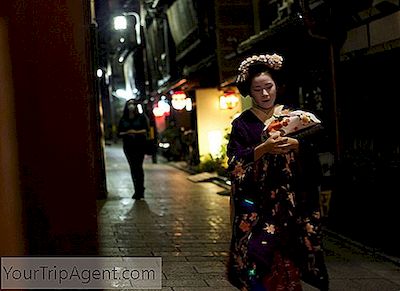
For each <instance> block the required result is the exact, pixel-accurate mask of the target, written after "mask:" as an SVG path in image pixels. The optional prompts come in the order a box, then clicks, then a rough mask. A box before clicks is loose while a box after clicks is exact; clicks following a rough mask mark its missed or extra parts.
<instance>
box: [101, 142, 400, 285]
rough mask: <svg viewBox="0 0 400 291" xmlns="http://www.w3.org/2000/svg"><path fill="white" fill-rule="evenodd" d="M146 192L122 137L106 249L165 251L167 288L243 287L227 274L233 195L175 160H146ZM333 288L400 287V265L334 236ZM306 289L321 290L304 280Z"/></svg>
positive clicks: (115, 151)
mask: <svg viewBox="0 0 400 291" xmlns="http://www.w3.org/2000/svg"><path fill="white" fill-rule="evenodd" d="M144 167H145V187H146V193H145V200H140V201H134V200H132V199H131V196H132V194H133V187H132V182H131V178H130V174H129V167H128V164H127V162H126V160H125V157H124V155H123V152H122V148H121V146H120V145H112V146H107V147H106V168H107V185H108V191H109V194H108V199H107V200H104V201H99V232H100V246H101V249H100V251H101V255H104V256H134V257H136V256H138V257H139V256H140V257H148V256H161V257H162V272H163V280H162V285H163V290H169V291H181V290H182V291H191V290H199V291H200V290H203V291H207V290H213V291H218V290H221V291H222V290H236V289H235V288H233V287H231V285H230V284H229V283H228V282H227V281H226V279H225V277H224V261H225V259H226V256H227V250H228V246H229V239H230V223H229V198H228V197H227V196H221V195H218V194H217V192H219V191H221V190H223V189H222V188H220V187H219V186H217V185H215V184H213V183H204V182H200V183H194V182H191V181H189V180H188V179H187V177H188V176H189V174H187V173H185V172H183V171H181V170H179V169H176V168H175V167H172V166H171V165H170V164H168V163H162V162H159V163H158V164H153V163H152V161H151V157H148V156H147V157H146V160H145V165H144ZM326 248H327V262H328V269H329V272H330V276H331V290H332V291H347V290H349V291H352V290H360V291H361V290H362V291H377V290H379V291H386V290H387V291H399V290H400V268H399V267H398V266H396V265H395V264H393V263H392V262H389V261H385V260H382V259H379V258H378V257H372V256H371V255H369V254H368V253H364V252H363V251H361V250H360V249H358V248H351V247H349V246H348V245H344V244H343V242H342V241H341V240H340V239H337V238H334V237H330V236H327V237H326ZM304 290H305V291H311V290H316V289H314V288H312V287H310V286H308V285H306V284H305V285H304Z"/></svg>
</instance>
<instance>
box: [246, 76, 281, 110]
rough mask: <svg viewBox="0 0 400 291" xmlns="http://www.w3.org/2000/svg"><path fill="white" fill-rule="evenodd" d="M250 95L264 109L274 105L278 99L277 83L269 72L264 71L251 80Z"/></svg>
mask: <svg viewBox="0 0 400 291" xmlns="http://www.w3.org/2000/svg"><path fill="white" fill-rule="evenodd" d="M250 96H251V97H252V98H253V101H254V102H255V103H256V104H257V105H258V106H259V107H261V108H263V109H269V108H271V107H273V106H274V104H275V99H276V84H275V82H274V80H273V79H272V78H271V76H269V75H268V74H265V73H262V74H261V75H259V76H256V77H254V79H253V80H252V82H251V87H250Z"/></svg>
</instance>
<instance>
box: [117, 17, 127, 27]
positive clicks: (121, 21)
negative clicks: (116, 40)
mask: <svg viewBox="0 0 400 291" xmlns="http://www.w3.org/2000/svg"><path fill="white" fill-rule="evenodd" d="M127 26H128V23H127V21H126V18H125V16H116V17H114V29H115V30H124V29H126V28H127Z"/></svg>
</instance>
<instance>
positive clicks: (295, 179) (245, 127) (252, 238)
mask: <svg viewBox="0 0 400 291" xmlns="http://www.w3.org/2000/svg"><path fill="white" fill-rule="evenodd" d="M264 128H265V124H264V123H263V122H262V121H261V120H260V119H258V118H257V117H256V115H255V114H254V113H253V112H252V111H251V110H247V111H245V112H243V113H242V114H241V115H240V116H239V117H238V118H236V119H235V120H234V121H233V123H232V132H231V136H230V140H229V144H228V157H229V165H230V170H231V180H232V196H231V204H232V207H233V208H232V222H233V226H232V240H231V249H230V258H229V262H228V279H229V281H230V282H231V283H232V284H233V285H235V286H236V287H238V288H239V289H241V290H302V289H301V283H300V279H302V280H304V281H306V282H308V283H310V284H312V285H314V286H316V287H318V288H320V289H321V290H328V277H327V271H326V267H325V264H324V258H323V250H322V247H321V224H320V208H319V192H318V186H319V181H320V177H321V171H320V168H319V161H318V158H317V155H316V153H315V152H314V151H313V149H312V135H313V134H304V135H303V136H302V135H298V136H296V138H297V139H298V140H299V151H298V152H294V151H292V152H289V153H287V154H279V155H275V154H266V155H264V156H263V157H262V158H260V159H259V160H257V161H254V148H255V147H256V146H257V145H259V144H260V143H262V141H263V135H265V132H264Z"/></svg>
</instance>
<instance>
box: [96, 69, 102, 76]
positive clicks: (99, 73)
mask: <svg viewBox="0 0 400 291" xmlns="http://www.w3.org/2000/svg"><path fill="white" fill-rule="evenodd" d="M96 75H97V77H99V78H101V77H103V70H102V69H97V72H96Z"/></svg>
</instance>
